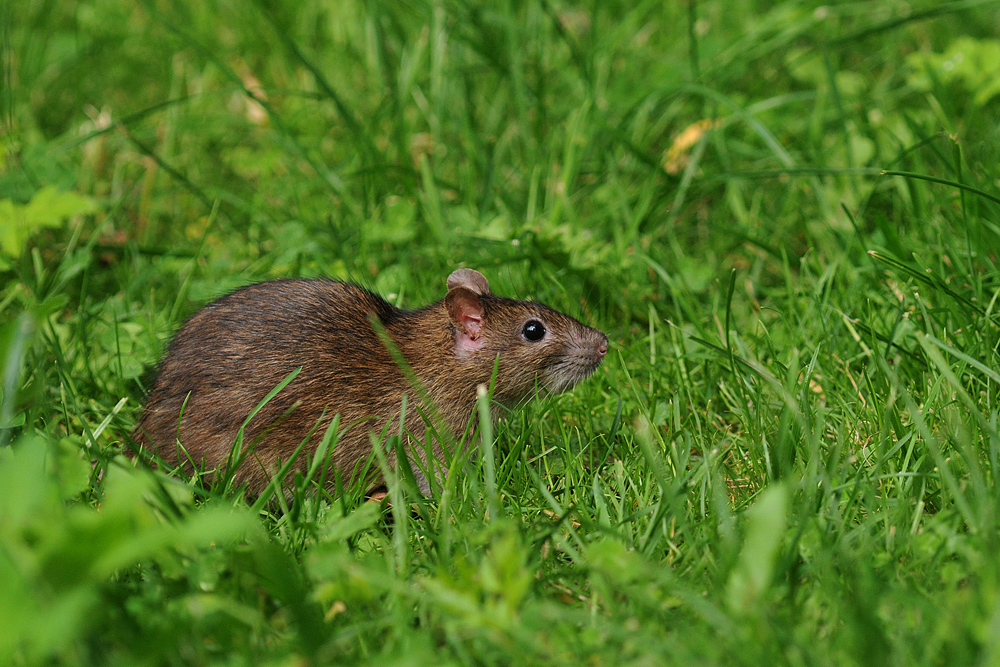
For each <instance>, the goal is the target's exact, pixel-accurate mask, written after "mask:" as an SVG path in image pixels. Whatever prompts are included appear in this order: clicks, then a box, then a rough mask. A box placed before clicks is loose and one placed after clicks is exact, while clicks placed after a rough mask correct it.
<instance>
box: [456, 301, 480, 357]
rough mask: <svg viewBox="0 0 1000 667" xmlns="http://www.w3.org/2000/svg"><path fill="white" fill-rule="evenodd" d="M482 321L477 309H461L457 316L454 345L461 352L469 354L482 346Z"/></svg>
mask: <svg viewBox="0 0 1000 667" xmlns="http://www.w3.org/2000/svg"><path fill="white" fill-rule="evenodd" d="M482 323H483V319H482V317H481V316H480V314H479V310H478V309H477V308H468V307H467V308H463V309H462V312H461V313H459V316H458V324H459V327H458V332H457V333H456V334H455V343H456V345H457V347H458V350H459V351H461V352H471V351H473V350H478V349H479V348H481V347H482V346H483V337H482V335H481V333H482V332H481V330H480V328H481V326H482Z"/></svg>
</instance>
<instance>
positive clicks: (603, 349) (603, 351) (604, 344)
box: [597, 338, 608, 357]
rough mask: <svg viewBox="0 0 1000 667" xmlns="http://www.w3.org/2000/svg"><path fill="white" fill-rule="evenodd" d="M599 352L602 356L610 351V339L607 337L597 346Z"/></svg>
mask: <svg viewBox="0 0 1000 667" xmlns="http://www.w3.org/2000/svg"><path fill="white" fill-rule="evenodd" d="M597 353H598V354H599V355H601V356H602V357H603V356H604V355H605V354H607V353H608V339H607V338H605V339H604V340H603V341H601V344H600V345H598V346H597Z"/></svg>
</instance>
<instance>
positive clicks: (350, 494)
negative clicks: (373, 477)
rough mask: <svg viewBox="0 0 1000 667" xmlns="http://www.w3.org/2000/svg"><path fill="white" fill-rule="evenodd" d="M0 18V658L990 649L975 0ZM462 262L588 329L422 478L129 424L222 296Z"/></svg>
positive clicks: (992, 368)
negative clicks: (575, 372)
mask: <svg viewBox="0 0 1000 667" xmlns="http://www.w3.org/2000/svg"><path fill="white" fill-rule="evenodd" d="M0 24H2V25H0V28H2V31H0V56H2V67H0V77H2V79H0V390H2V400H0V663H3V664H12V665H34V664H46V665H85V664H122V665H136V664H149V665H161V664H169V665H207V664H226V665H240V664H254V665H258V664H274V665H279V664H280V665H288V664H313V665H321V664H352V665H353V664H378V665H439V664H440V665H444V664H456V665H457V664H473V665H527V664H546V665H558V664H566V665H580V664H587V665H656V664H699V665H707V664H719V665H753V666H757V665H771V664H775V665H777V664H788V665H807V664H808V665H878V666H879V667H882V666H884V665H921V664H927V665H932V664H933V665H941V664H955V665H965V664H968V665H980V664H983V665H988V664H997V662H998V660H1000V643H998V642H1000V559H998V557H997V554H998V553H1000V530H998V521H1000V493H998V488H997V484H998V479H1000V434H998V414H1000V406H998V398H1000V395H998V390H1000V363H998V362H1000V358H998V351H997V350H998V345H1000V329H998V324H1000V314H998V303H997V301H998V299H997V297H998V295H1000V267H998V262H997V257H998V249H1000V167H998V165H1000V67H998V65H997V63H1000V28H998V26H1000V2H997V1H996V0H950V1H946V2H937V1H934V0H914V1H913V2H909V3H905V2H899V1H896V0H878V1H875V2H835V3H829V4H821V3H819V2H815V1H813V0H801V1H792V0H785V1H780V2H761V1H754V0H748V1H746V2H727V1H724V0H702V1H701V2H696V1H695V0H691V1H690V2H644V1H641V0H640V1H639V2H634V3H633V2H617V1H613V2H590V3H579V4H573V3H569V2H555V1H554V0H517V1H507V2H502V1H501V2H487V3H476V2H468V1H466V0H406V1H403V2H381V1H378V0H369V1H366V2H360V1H355V0H341V1H338V2H319V1H318V0H301V1H300V2H284V3H280V2H269V1H265V0H259V1H257V2H229V1H226V0H221V1H214V2H189V1H186V0H177V1H175V2H165V1H163V0H144V1H143V2H139V3H127V2H116V1H114V0H81V1H80V2H58V3H57V2H27V1H26V0H14V1H13V2H8V3H4V4H3V6H2V7H0ZM458 266H470V267H475V268H477V269H479V270H481V271H483V272H484V273H485V274H486V275H487V276H488V277H489V279H490V281H491V283H492V285H493V287H494V290H495V291H496V292H497V293H500V294H504V295H509V296H517V297H521V298H529V297H530V298H535V299H537V300H539V301H543V302H546V303H548V304H550V305H552V306H553V307H556V308H558V309H560V310H563V311H566V312H569V313H571V314H573V315H575V316H577V317H579V318H580V319H581V320H583V321H584V322H586V323H589V324H592V325H594V326H599V327H601V328H602V329H604V330H605V331H607V332H608V334H609V336H610V338H611V340H612V350H611V352H610V353H609V355H608V358H607V359H606V360H605V363H604V365H603V367H602V368H601V369H600V370H599V371H598V373H597V374H596V375H595V376H594V377H593V378H591V379H590V380H588V381H586V382H584V383H582V384H580V385H579V386H578V387H577V388H576V389H575V390H574V391H572V392H571V393H568V394H565V395H561V396H557V397H547V398H542V399H541V400H539V401H536V402H533V403H531V404H529V405H527V406H525V407H524V408H522V409H520V410H517V411H515V412H513V413H512V414H511V415H509V417H508V418H506V419H504V420H502V421H501V422H500V423H499V424H498V426H497V428H496V430H495V431H493V432H487V433H485V434H484V435H485V444H486V446H485V447H483V448H482V449H481V450H480V453H474V454H473V455H472V456H471V457H470V458H469V459H468V461H467V462H466V463H465V464H464V465H460V466H458V467H457V468H456V471H457V473H458V474H455V475H453V477H452V478H451V479H450V480H449V483H448V484H447V485H445V487H444V488H443V489H439V490H437V491H436V492H435V493H434V495H433V496H432V497H430V498H427V499H424V498H422V497H420V496H419V495H418V494H416V493H414V492H413V489H412V486H411V485H409V484H407V483H406V480H405V478H401V481H400V482H399V483H396V482H393V483H392V484H390V500H391V502H390V503H388V504H387V505H385V504H384V505H381V506H380V505H377V504H375V503H369V502H365V501H364V499H363V497H362V496H363V494H362V493H361V490H360V489H357V488H354V489H351V488H344V487H346V486H348V485H346V483H342V484H341V489H342V491H341V492H340V493H329V492H325V491H323V490H322V488H321V487H320V486H318V485H317V484H314V483H306V481H305V480H303V479H301V478H299V479H297V480H295V479H293V480H290V483H291V485H292V487H293V488H294V491H293V492H292V493H290V494H288V496H287V497H286V496H284V495H282V494H275V495H274V496H273V497H270V496H269V497H268V498H266V499H265V501H261V502H255V501H253V500H252V499H247V498H245V497H244V496H243V494H242V493H240V492H239V490H234V489H226V488H223V486H220V485H216V486H214V487H213V486H212V485H211V484H210V485H208V488H204V487H203V486H202V485H200V484H199V483H198V480H197V479H190V478H188V477H186V476H185V475H183V474H170V473H169V471H165V470H162V469H161V470H151V469H148V468H147V467H146V466H143V465H139V466H136V465H135V464H133V463H132V462H131V461H130V460H129V459H127V458H125V457H124V456H123V452H126V451H128V449H129V442H130V441H129V433H130V430H131V428H132V426H133V425H134V423H135V421H136V419H137V415H138V413H139V410H140V408H141V404H142V401H143V397H144V395H145V393H146V391H147V390H148V387H149V383H150V380H151V378H152V377H153V374H154V373H155V368H156V364H157V361H158V359H159V358H160V357H161V355H162V354H163V352H164V349H165V346H166V344H167V342H168V340H169V338H170V335H171V334H172V332H173V331H175V330H176V328H177V327H178V326H179V325H180V324H181V322H182V321H183V320H184V318H185V317H186V316H188V315H190V314H191V313H192V312H194V310H196V309H197V308H198V307H200V306H202V305H204V304H205V303H207V302H208V301H209V300H211V299H212V298H214V297H216V296H218V295H220V294H223V293H225V292H227V291H229V290H230V289H232V288H235V287H237V286H240V285H244V284H247V283H250V282H253V281H259V280H265V279H269V278H278V277H288V276H330V277H334V278H341V279H351V280H355V281H359V282H361V283H363V284H366V285H369V286H371V287H373V288H374V289H376V290H377V291H379V292H380V293H382V294H384V295H387V296H388V298H389V299H390V300H392V301H393V302H394V303H396V304H398V305H400V306H407V307H410V306H419V305H423V304H425V303H428V302H430V301H432V300H435V299H438V298H440V297H441V296H442V295H443V291H444V279H445V277H446V276H447V275H448V273H449V272H450V271H451V270H453V269H454V268H456V267H458ZM483 407H484V408H485V407H487V406H483ZM474 423H477V422H475V421H474ZM486 423H487V424H488V422H486ZM485 430H486V431H492V429H489V428H487V429H485ZM334 436H335V434H333V433H331V438H332V437H334ZM331 442H332V441H331ZM393 442H394V441H393V437H392V434H385V437H384V442H383V445H384V446H385V445H387V446H391V445H393ZM315 479H316V478H315V477H314V478H312V479H311V480H310V482H311V481H314V480H315ZM342 482H343V480H342ZM327 488H329V487H327Z"/></svg>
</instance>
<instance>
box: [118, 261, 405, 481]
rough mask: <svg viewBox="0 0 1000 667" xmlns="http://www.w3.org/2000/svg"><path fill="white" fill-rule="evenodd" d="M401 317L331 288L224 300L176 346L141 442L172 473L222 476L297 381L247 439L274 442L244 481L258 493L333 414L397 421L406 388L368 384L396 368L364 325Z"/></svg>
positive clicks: (307, 284) (277, 288) (276, 287)
mask: <svg viewBox="0 0 1000 667" xmlns="http://www.w3.org/2000/svg"><path fill="white" fill-rule="evenodd" d="M398 313H399V311H397V310H396V309H395V308H393V307H392V306H391V305H390V304H388V303H387V302H386V301H385V300H383V299H382V298H380V297H378V296H376V295H374V294H372V293H370V292H368V291H367V290H364V289H362V288H360V287H357V286H356V285H351V284H349V283H341V282H337V281H332V280H279V281H272V282H265V283H258V284H255V285H249V286H247V287H244V288H241V289H239V290H237V291H235V292H233V293H231V294H228V295H226V296H224V297H221V298H220V299H218V300H216V301H214V302H212V303H211V304H209V305H208V306H206V307H205V308H203V309H202V310H200V311H198V312H197V313H196V314H195V315H193V316H192V317H191V318H190V319H189V320H188V321H187V322H186V323H185V324H184V326H183V327H182V328H181V330H180V331H179V332H178V334H177V336H176V338H175V339H174V341H173V343H171V345H170V348H169V351H168V353H167V356H166V358H165V359H164V361H163V364H162V366H161V368H160V372H159V375H158V376H157V379H156V381H155V383H154V385H153V389H152V392H151V393H150V396H149V399H148V401H147V403H146V409H145V410H144V412H143V415H142V417H141V419H140V421H139V424H138V425H137V427H136V431H135V440H136V442H138V443H139V444H141V445H143V446H145V447H147V448H149V449H152V450H154V451H156V452H157V453H158V454H159V455H160V456H162V457H163V459H164V460H166V461H167V462H168V463H170V464H176V463H178V462H187V463H188V467H189V468H192V467H194V468H202V467H204V468H205V469H213V468H218V467H221V466H222V465H223V464H224V463H225V461H226V460H227V459H228V457H229V454H230V450H231V448H232V446H233V443H234V442H235V440H236V437H237V434H238V432H239V429H240V427H241V426H242V425H243V423H244V421H245V420H246V418H247V416H248V415H250V413H251V412H252V411H253V410H254V408H255V407H256V406H257V405H258V404H259V403H260V402H261V400H263V399H264V398H265V397H266V395H267V394H268V392H269V391H271V390H272V389H273V388H274V387H275V386H276V385H277V384H278V383H280V382H281V381H282V380H283V379H284V378H285V377H287V376H288V375H289V374H291V373H292V372H294V371H296V369H301V370H299V372H298V375H297V376H296V378H295V381H294V382H292V383H291V384H289V385H288V386H287V387H286V388H285V389H284V390H282V391H281V392H279V393H278V394H277V395H276V396H275V397H274V398H272V399H271V400H270V401H269V402H268V403H267V404H266V405H265V406H264V407H263V408H262V409H261V410H260V412H259V413H258V414H257V415H256V416H255V417H254V418H253V419H252V420H251V421H250V422H249V423H248V424H247V426H246V428H245V430H244V443H245V444H244V447H246V446H248V445H250V444H251V443H254V441H256V440H257V439H259V438H260V437H261V436H263V435H265V432H266V431H270V432H269V433H267V446H266V447H262V448H260V449H258V450H257V451H255V452H254V454H253V455H252V456H254V457H256V461H257V462H258V464H256V465H247V466H245V468H244V469H243V470H241V472H242V473H243V474H242V475H241V476H242V477H243V478H244V479H243V480H241V481H249V482H250V483H251V486H252V487H258V488H259V487H260V486H261V485H262V484H261V482H262V481H263V480H264V479H266V476H267V474H268V471H270V472H273V471H274V470H275V469H276V468H277V463H278V461H279V460H280V461H284V460H287V459H288V457H289V456H291V454H292V453H293V452H294V450H295V448H296V447H297V446H298V445H299V443H300V442H302V441H303V440H305V439H306V438H308V437H309V436H310V433H311V432H313V431H314V430H315V429H317V428H318V429H320V433H322V430H325V428H326V425H328V424H329V421H330V419H332V417H333V414H334V412H340V413H341V415H342V423H346V422H347V421H349V420H352V419H357V418H363V417H370V416H378V415H380V414H381V411H382V409H383V408H385V409H391V407H392V406H391V405H382V400H381V399H382V397H384V396H386V395H387V392H386V390H387V388H388V387H387V386H386V385H387V384H388V385H394V384H397V383H401V382H402V376H401V375H399V374H398V373H397V372H392V371H391V370H390V372H388V373H386V372H381V371H380V372H379V373H376V374H373V373H372V369H373V368H379V369H383V370H384V369H394V368H395V367H394V365H393V364H392V361H391V359H390V358H389V356H388V353H387V352H386V350H385V348H384V347H383V346H382V345H381V344H380V343H379V341H378V337H377V336H376V335H375V334H374V330H373V329H372V326H371V324H370V322H369V317H370V316H371V315H374V316H375V317H377V318H378V319H379V320H381V321H383V322H385V323H388V322H390V321H391V320H392V319H394V318H395V317H396V316H397V314H398ZM278 424H280V428H274V427H275V426H276V425H278ZM178 443H180V445H182V446H183V448H182V447H181V446H178ZM344 444H349V443H344ZM360 453H361V452H355V451H352V448H351V447H350V446H348V447H340V448H338V451H337V453H336V460H335V463H337V465H338V467H341V466H342V465H343V466H346V469H347V470H350V469H351V468H353V466H354V465H355V463H356V462H357V459H358V458H360ZM356 454H357V455H356ZM342 469H344V468H342Z"/></svg>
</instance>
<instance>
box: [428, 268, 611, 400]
mask: <svg viewBox="0 0 1000 667" xmlns="http://www.w3.org/2000/svg"><path fill="white" fill-rule="evenodd" d="M444 303H445V307H446V309H447V311H448V316H449V318H450V319H451V323H452V326H453V327H454V329H455V356H456V357H457V361H458V363H459V365H460V366H463V367H465V368H467V369H469V370H471V371H472V372H473V373H474V374H475V375H476V378H477V382H481V383H486V382H489V379H490V376H491V374H492V371H493V364H494V361H495V360H496V358H497V356H498V355H499V357H500V366H499V372H498V374H497V384H496V389H495V391H494V398H495V399H496V400H497V401H499V402H500V403H506V404H510V403H515V402H517V401H519V400H521V399H523V398H525V397H527V396H529V395H531V393H532V392H533V391H534V389H535V387H536V386H540V387H542V388H544V389H545V390H547V391H549V392H550V393H553V394H558V393H560V392H563V391H566V390H568V389H571V388H572V387H573V385H575V384H576V383H577V382H579V381H580V380H583V379H584V378H586V377H587V376H589V375H590V374H591V373H593V372H594V370H596V369H597V367H598V366H599V365H600V363H601V360H602V359H603V358H604V355H605V354H607V351H608V337H607V336H605V335H604V333H602V332H601V331H598V330H597V329H591V328H590V327H588V326H584V325H583V324H580V323H579V322H577V321H576V320H575V319H573V318H572V317H569V316H568V315H563V314H562V313H560V312H558V311H556V310H552V309H551V308H549V307H548V306H544V305H542V304H540V303H535V302H532V301H515V300H513V299H505V298H503V297H498V296H494V295H493V294H490V285H489V283H488V282H487V281H486V278H485V277H483V275H482V274H481V273H479V272H477V271H473V270H472V269H458V270H457V271H455V272H454V273H452V274H451V275H450V276H449V277H448V295H447V296H446V297H445V300H444Z"/></svg>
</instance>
